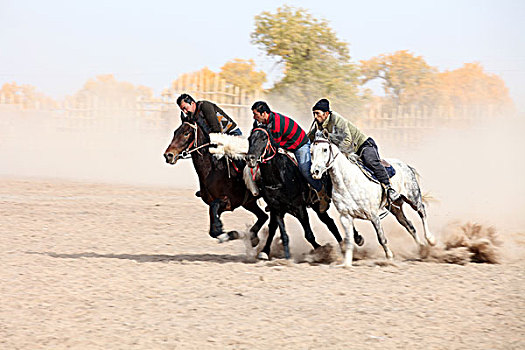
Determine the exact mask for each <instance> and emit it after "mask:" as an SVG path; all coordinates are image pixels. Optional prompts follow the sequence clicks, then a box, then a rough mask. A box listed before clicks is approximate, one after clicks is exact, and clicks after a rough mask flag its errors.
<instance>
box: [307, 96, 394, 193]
mask: <svg viewBox="0 0 525 350" xmlns="http://www.w3.org/2000/svg"><path fill="white" fill-rule="evenodd" d="M312 111H313V115H314V119H315V120H314V123H313V125H312V127H311V128H310V131H309V132H308V138H309V139H310V140H311V141H313V140H314V138H315V133H316V132H317V131H323V130H326V131H328V132H329V133H334V132H335V131H336V130H338V131H340V132H343V133H344V135H345V138H344V140H343V141H342V142H341V143H340V144H337V145H336V146H338V147H339V148H340V149H342V150H345V151H346V152H350V153H351V152H355V153H356V154H357V155H358V156H359V157H360V158H361V160H362V161H363V163H364V164H365V166H366V167H367V168H369V169H370V170H372V172H373V173H374V175H375V177H376V178H377V180H378V181H379V182H380V183H381V185H382V186H383V188H384V189H385V192H386V194H387V196H388V199H389V200H390V201H392V202H395V201H397V200H398V199H399V198H400V195H399V193H397V192H396V191H395V190H394V189H393V188H392V186H391V185H390V179H389V177H388V173H387V171H386V170H385V167H384V166H383V165H382V164H381V161H380V158H379V151H378V149H377V145H376V143H375V141H374V139H372V138H371V137H367V136H366V135H365V134H364V133H363V132H362V131H361V130H359V129H358V128H357V127H356V126H355V125H354V124H352V122H350V121H349V120H347V119H345V118H344V117H343V116H341V115H340V114H338V113H336V112H334V111H331V110H330V102H329V101H328V100H327V99H325V98H323V99H321V100H319V101H318V102H317V103H316V104H315V105H314V106H313V107H312Z"/></svg>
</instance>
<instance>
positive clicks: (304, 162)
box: [294, 140, 323, 191]
mask: <svg viewBox="0 0 525 350" xmlns="http://www.w3.org/2000/svg"><path fill="white" fill-rule="evenodd" d="M294 155H295V159H297V163H298V164H299V170H300V171H301V174H303V176H304V178H305V179H306V181H308V183H309V184H310V185H312V187H313V188H314V189H315V190H316V191H320V190H321V188H322V187H323V184H322V182H321V180H315V179H314V178H313V177H312V173H311V172H310V167H311V166H312V158H311V157H312V156H311V154H310V140H308V142H307V143H306V144H304V145H303V146H302V147H300V148H298V149H297V150H296V151H295V152H294Z"/></svg>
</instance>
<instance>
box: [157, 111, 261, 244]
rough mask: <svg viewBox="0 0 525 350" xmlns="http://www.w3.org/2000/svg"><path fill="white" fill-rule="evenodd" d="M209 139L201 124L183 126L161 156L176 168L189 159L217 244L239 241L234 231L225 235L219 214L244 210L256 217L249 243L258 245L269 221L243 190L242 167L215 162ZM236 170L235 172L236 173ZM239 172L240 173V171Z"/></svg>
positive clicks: (219, 160)
mask: <svg viewBox="0 0 525 350" xmlns="http://www.w3.org/2000/svg"><path fill="white" fill-rule="evenodd" d="M209 147H210V138H209V134H208V132H207V127H206V126H205V125H203V122H202V121H200V120H197V121H193V122H190V121H185V122H183V123H182V124H181V125H180V126H179V127H178V128H177V130H175V132H174V134H173V139H172V141H171V143H170V145H169V146H168V148H167V149H166V151H165V152H164V158H165V159H166V163H169V164H175V163H176V162H177V160H178V159H180V158H188V157H189V156H191V159H192V161H193V166H194V168H195V171H196V172H197V175H198V178H199V185H200V193H201V195H200V196H201V198H202V200H203V201H204V203H206V204H207V205H208V206H209V217H210V231H209V235H210V236H211V237H213V238H217V239H219V241H220V242H224V241H227V240H232V239H237V238H239V234H238V232H237V231H230V232H227V233H224V231H223V224H222V222H221V218H220V217H221V214H222V213H223V212H224V211H233V210H235V209H236V208H238V207H241V206H242V207H243V208H245V209H246V210H248V211H250V212H252V213H253V214H255V216H256V217H257V221H256V222H255V224H254V225H253V226H252V227H251V228H250V234H251V237H250V238H251V242H252V245H253V246H256V245H257V244H258V242H259V239H258V238H257V233H258V232H259V230H260V229H261V227H262V226H263V225H264V223H265V222H266V221H267V220H268V215H267V214H266V213H265V212H264V211H263V210H262V209H261V208H260V207H259V205H258V204H257V197H255V196H253V195H252V193H251V192H250V191H248V189H247V188H246V185H245V183H244V180H243V177H242V168H244V166H245V161H244V160H240V161H239V162H240V163H241V164H238V165H237V166H236V165H235V164H227V162H228V161H229V160H228V159H226V157H224V158H222V159H217V158H216V157H214V156H213V155H212V154H211V153H210V152H209ZM236 168H237V170H236ZM239 168H240V170H239Z"/></svg>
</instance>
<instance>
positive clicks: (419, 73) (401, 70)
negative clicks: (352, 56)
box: [360, 50, 441, 106]
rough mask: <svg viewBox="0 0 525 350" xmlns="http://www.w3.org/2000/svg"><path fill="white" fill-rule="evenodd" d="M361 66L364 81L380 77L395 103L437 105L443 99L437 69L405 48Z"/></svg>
mask: <svg viewBox="0 0 525 350" xmlns="http://www.w3.org/2000/svg"><path fill="white" fill-rule="evenodd" d="M360 69H361V84H363V85H364V84H366V83H367V82H369V81H371V80H375V79H379V80H381V81H382V86H383V90H384V93H385V96H386V97H387V99H389V100H390V101H391V102H392V103H393V105H394V106H399V105H407V104H435V103H436V102H438V101H439V99H440V98H441V97H440V95H439V94H440V89H439V81H438V79H437V75H436V73H437V69H436V68H434V67H431V66H429V65H428V64H427V63H426V61H425V60H424V59H423V58H422V57H421V56H415V55H414V54H412V53H410V52H408V51H406V50H402V51H397V52H394V53H393V54H383V55H379V56H376V57H372V58H371V59H369V60H364V61H361V65H360Z"/></svg>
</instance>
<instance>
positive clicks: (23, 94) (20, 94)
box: [0, 82, 57, 109]
mask: <svg viewBox="0 0 525 350" xmlns="http://www.w3.org/2000/svg"><path fill="white" fill-rule="evenodd" d="M0 96H3V99H4V103H12V104H18V105H22V106H23V108H25V109H31V108H36V107H38V106H48V107H56V105H57V103H56V101H54V100H53V99H52V98H51V97H48V96H46V95H44V94H43V93H40V92H37V91H36V88H35V87H34V86H31V85H27V84H25V85H17V84H16V83H15V82H13V83H5V84H4V85H2V88H1V89H0Z"/></svg>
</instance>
